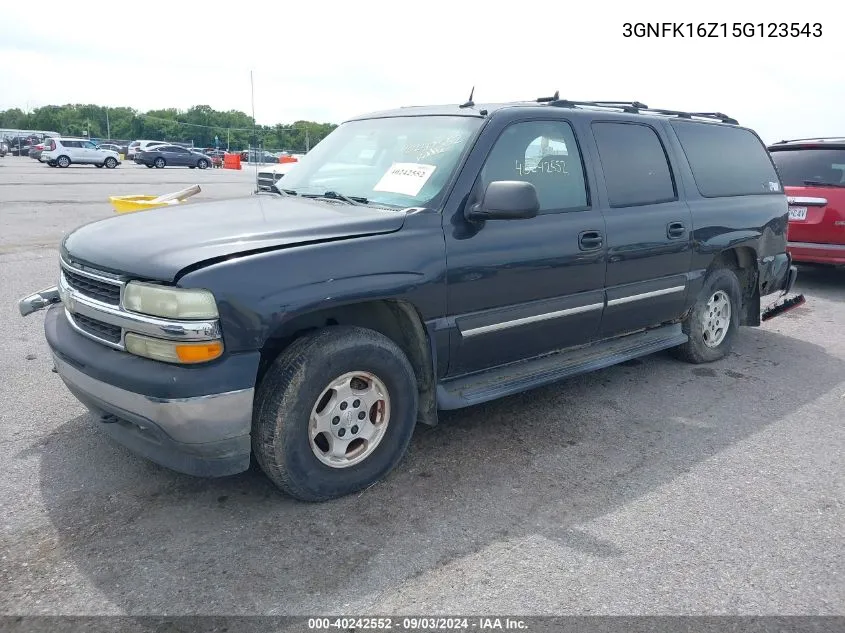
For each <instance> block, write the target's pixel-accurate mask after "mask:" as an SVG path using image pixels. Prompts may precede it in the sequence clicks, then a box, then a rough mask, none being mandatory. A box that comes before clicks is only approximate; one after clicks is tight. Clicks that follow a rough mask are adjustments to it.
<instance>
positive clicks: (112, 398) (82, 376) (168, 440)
mask: <svg viewBox="0 0 845 633" xmlns="http://www.w3.org/2000/svg"><path fill="white" fill-rule="evenodd" d="M44 331H45V336H46V338H47V343H48V344H49V346H50V349H51V351H52V353H53V360H54V362H55V366H56V371H57V372H58V374H59V376H60V377H61V379H62V381H63V382H64V383H65V385H66V386H67V388H68V390H69V391H70V392H71V393H72V394H73V395H74V396H75V397H76V398H77V399H78V400H79V401H80V402H81V403H82V404H84V405H85V406H86V407H87V408H88V409H89V410H91V412H92V413H94V415H95V416H96V420H97V422H96V424H97V426H98V427H99V428H100V429H101V430H102V431H104V432H105V433H107V434H108V435H110V436H111V437H112V438H113V439H115V440H116V441H118V442H119V443H121V444H123V445H124V446H126V447H127V448H128V449H130V450H131V451H133V452H135V453H137V454H139V455H141V456H143V457H145V458H147V459H149V460H151V461H153V462H155V463H157V464H160V465H162V466H165V467H167V468H170V469H172V470H175V471H178V472H182V473H186V474H189V475H195V476H200V477H219V476H225V475H232V474H235V473H239V472H243V471H244V470H246V469H247V468H249V463H250V450H251V446H250V428H251V422H252V401H253V394H254V388H253V387H254V380H255V375H256V370H257V364H258V357H257V354H236V355H232V356H230V357H229V358H228V359H225V360H222V361H219V362H215V363H213V364H210V365H208V366H205V367H196V366H194V367H181V366H173V367H171V366H167V365H166V364H164V363H158V362H155V361H150V360H147V359H143V358H140V357H136V356H133V355H132V354H128V353H127V352H122V351H119V350H114V349H110V348H107V347H105V346H103V345H101V344H99V343H97V342H95V341H92V340H90V339H88V338H86V337H85V336H83V335H81V334H79V333H78V332H76V331H75V330H74V329H73V328H72V327H71V325H70V323H69V321H68V319H67V317H66V315H65V311H64V307H63V306H61V305H56V306H53V307H51V308H50V309H49V310H48V311H47V314H46V316H45V319H44ZM250 374H251V377H250Z"/></svg>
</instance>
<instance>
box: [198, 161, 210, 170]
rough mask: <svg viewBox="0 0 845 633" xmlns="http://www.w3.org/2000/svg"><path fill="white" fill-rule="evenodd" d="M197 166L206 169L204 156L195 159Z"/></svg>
mask: <svg viewBox="0 0 845 633" xmlns="http://www.w3.org/2000/svg"><path fill="white" fill-rule="evenodd" d="M197 167H199V168H200V169H208V161H207V160H205V159H204V158H200V159H199V160H198V161H197Z"/></svg>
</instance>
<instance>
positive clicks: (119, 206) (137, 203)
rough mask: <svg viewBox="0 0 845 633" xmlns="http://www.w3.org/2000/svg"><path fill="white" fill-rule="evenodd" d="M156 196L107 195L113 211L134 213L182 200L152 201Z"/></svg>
mask: <svg viewBox="0 0 845 633" xmlns="http://www.w3.org/2000/svg"><path fill="white" fill-rule="evenodd" d="M156 198H158V196H109V202H111V205H112V206H113V207H114V211H115V213H134V212H135V211H147V210H149V209H157V208H158V207H169V206H173V205H174V204H179V203H180V202H182V200H169V201H166V202H152V200H155V199H156Z"/></svg>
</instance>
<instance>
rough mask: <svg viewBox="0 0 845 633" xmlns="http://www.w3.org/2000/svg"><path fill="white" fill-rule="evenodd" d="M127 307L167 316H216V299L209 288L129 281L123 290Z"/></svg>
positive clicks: (196, 317)
mask: <svg viewBox="0 0 845 633" xmlns="http://www.w3.org/2000/svg"><path fill="white" fill-rule="evenodd" d="M123 305H124V306H125V307H126V309H127V310H131V311H132V312H140V313H141V314H149V315H151V316H158V317H164V318H166V319H216V318H217V317H218V313H217V302H216V301H215V300H214V295H213V294H211V293H210V292H209V291H208V290H197V289H194V288H173V287H170V286H156V285H153V284H145V283H141V282H138V281H130V282H129V283H128V284H126V289H125V290H124V291H123Z"/></svg>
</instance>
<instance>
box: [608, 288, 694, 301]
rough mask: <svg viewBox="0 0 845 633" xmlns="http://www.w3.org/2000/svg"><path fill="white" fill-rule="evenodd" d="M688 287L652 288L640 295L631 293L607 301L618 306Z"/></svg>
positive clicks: (680, 290)
mask: <svg viewBox="0 0 845 633" xmlns="http://www.w3.org/2000/svg"><path fill="white" fill-rule="evenodd" d="M686 289H687V287H686V286H672V287H671V288H663V289H662V290H652V291H651V292H643V293H641V294H638V295H630V296H628V297H619V298H618V299H611V300H610V301H608V302H607V305H608V306H617V305H621V304H623V303H631V302H632V301H642V300H643V299H651V298H652V297H659V296H661V295H668V294H672V293H674V292H683V291H684V290H686Z"/></svg>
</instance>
